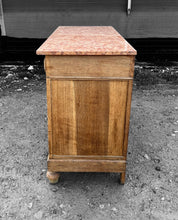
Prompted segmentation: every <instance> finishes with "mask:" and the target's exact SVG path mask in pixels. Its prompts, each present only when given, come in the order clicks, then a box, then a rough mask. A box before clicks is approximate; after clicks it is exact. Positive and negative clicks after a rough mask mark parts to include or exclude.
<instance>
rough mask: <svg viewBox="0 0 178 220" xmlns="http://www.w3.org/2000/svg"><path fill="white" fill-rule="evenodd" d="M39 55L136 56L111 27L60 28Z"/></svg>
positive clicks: (44, 44) (40, 49) (42, 47)
mask: <svg viewBox="0 0 178 220" xmlns="http://www.w3.org/2000/svg"><path fill="white" fill-rule="evenodd" d="M36 53H37V54H38V55H136V54H137V52H136V50H135V49H134V48H133V47H132V46H131V45H130V44H129V43H128V42H127V41H126V40H125V39H124V38H123V37H122V36H121V35H120V34H119V33H118V32H117V31H116V30H115V29H114V28H113V27H111V26H59V27H58V28H57V29H56V30H55V31H54V32H53V33H52V34H51V35H50V36H49V38H48V39H47V40H46V41H45V42H44V43H43V44H42V45H41V47H40V48H39V49H38V50H37V51H36Z"/></svg>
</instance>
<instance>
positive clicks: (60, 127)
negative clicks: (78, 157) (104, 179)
mask: <svg viewBox="0 0 178 220" xmlns="http://www.w3.org/2000/svg"><path fill="white" fill-rule="evenodd" d="M51 97H52V98H51V99H52V100H51V104H52V130H53V133H52V139H53V140H52V142H53V149H52V152H53V154H62V155H75V154H76V153H77V149H76V111H75V93H74V82H73V81H54V80H53V81H51Z"/></svg>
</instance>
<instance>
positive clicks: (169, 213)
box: [0, 62, 178, 220]
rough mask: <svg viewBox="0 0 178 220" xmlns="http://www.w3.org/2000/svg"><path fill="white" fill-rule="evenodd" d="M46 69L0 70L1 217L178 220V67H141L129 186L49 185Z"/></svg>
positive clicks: (99, 181) (110, 178)
mask: <svg viewBox="0 0 178 220" xmlns="http://www.w3.org/2000/svg"><path fill="white" fill-rule="evenodd" d="M46 112H47V109H46V89H45V74H44V71H43V67H42V65H41V64H40V63H38V62H36V63H34V64H33V65H31V66H30V65H26V64H24V63H21V62H19V63H17V64H16V65H9V63H1V65H0V114H1V116H0V219H18V220H20V219H34V220H35V219H71V220H96V219H97V220H100V219H101V220H110V219H122V220H130V219H132V220H147V219H153V220H159V219H161V220H164V219H165V220H173V219H174V220H178V159H177V158H178V63H165V64H164V65H153V64H152V63H139V62H137V63H136V68H135V80H134V85H133V95H132V109H131V119H130V133H129V146H128V160H127V173H126V183H125V185H124V186H121V185H119V184H118V180H119V174H114V173H62V174H61V179H60V182H59V183H58V184H57V185H50V184H49V183H48V180H47V179H46V177H45V176H46V167H47V164H46V159H47V155H48V141H47V113H46Z"/></svg>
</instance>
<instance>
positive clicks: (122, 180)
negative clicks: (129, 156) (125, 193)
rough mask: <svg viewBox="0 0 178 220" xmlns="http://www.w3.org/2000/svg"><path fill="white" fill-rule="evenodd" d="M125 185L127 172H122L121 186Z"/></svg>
mask: <svg viewBox="0 0 178 220" xmlns="http://www.w3.org/2000/svg"><path fill="white" fill-rule="evenodd" d="M124 183H125V172H122V173H121V174H120V184H122V185H123V184H124Z"/></svg>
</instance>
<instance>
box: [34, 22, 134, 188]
mask: <svg viewBox="0 0 178 220" xmlns="http://www.w3.org/2000/svg"><path fill="white" fill-rule="evenodd" d="M37 54H39V55H45V62H44V63H45V71H46V85H47V108H48V140H49V156H48V172H47V177H48V179H49V180H50V182H53V183H54V182H57V181H58V178H59V172H118V173H121V178H120V182H121V183H122V184H123V183H124V181H125V170H126V156H127V144H128V132H129V119H130V107H131V94H132V81H133V74H134V59H135V55H136V51H135V50H134V49H133V48H132V47H131V46H130V45H129V44H128V43H127V41H125V40H124V38H123V37H122V36H121V35H120V34H119V33H118V32H117V31H116V30H115V29H114V28H112V27H103V26H97V27H96V26H92V27H69V26H68V27H67V26H66V27H64V26H61V27H58V28H57V29H56V30H55V32H54V33H53V34H52V35H51V36H50V37H49V38H48V39H47V40H46V41H45V42H44V44H43V45H42V46H41V47H40V48H39V49H38V50H37Z"/></svg>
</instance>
